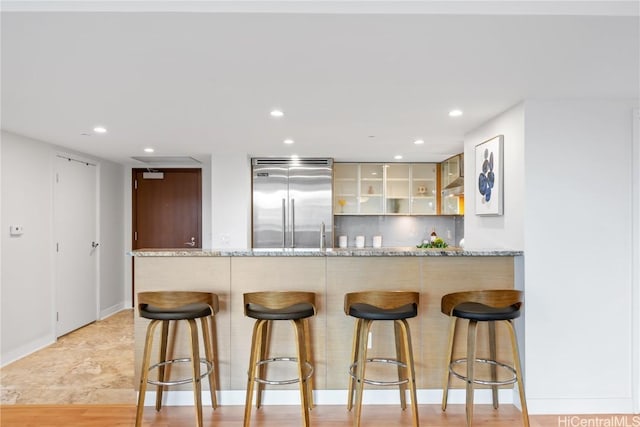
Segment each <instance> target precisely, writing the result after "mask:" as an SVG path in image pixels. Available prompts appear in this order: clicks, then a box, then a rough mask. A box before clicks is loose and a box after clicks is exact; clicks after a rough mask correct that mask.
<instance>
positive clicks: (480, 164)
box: [474, 135, 504, 216]
mask: <svg viewBox="0 0 640 427" xmlns="http://www.w3.org/2000/svg"><path fill="white" fill-rule="evenodd" d="M503 144H504V136H503V135H498V136H495V137H493V138H491V139H489V140H487V141H484V142H482V143H480V144H478V145H476V147H475V162H476V175H475V185H474V195H475V206H476V215H484V216H499V215H502V212H503V205H504V200H503V199H504V164H503V161H504V160H503V159H504V156H503Z"/></svg>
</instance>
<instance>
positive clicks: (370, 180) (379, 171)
mask: <svg viewBox="0 0 640 427" xmlns="http://www.w3.org/2000/svg"><path fill="white" fill-rule="evenodd" d="M383 179H384V165H382V164H379V163H363V164H361V165H360V198H359V201H360V210H359V212H360V213H361V214H376V215H381V214H383V213H384V204H383V191H384V185H383V182H384V181H383Z"/></svg>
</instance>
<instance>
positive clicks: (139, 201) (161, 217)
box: [132, 169, 202, 249]
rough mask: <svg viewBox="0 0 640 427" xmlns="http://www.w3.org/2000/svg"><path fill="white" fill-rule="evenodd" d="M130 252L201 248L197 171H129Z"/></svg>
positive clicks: (200, 176)
mask: <svg viewBox="0 0 640 427" xmlns="http://www.w3.org/2000/svg"><path fill="white" fill-rule="evenodd" d="M132 193H133V215H132V217H133V227H132V229H133V239H132V241H133V249H144V248H150V249H152V248H201V247H202V236H201V235H202V172H201V169H163V170H154V171H153V172H148V170H147V169H134V170H133V191H132Z"/></svg>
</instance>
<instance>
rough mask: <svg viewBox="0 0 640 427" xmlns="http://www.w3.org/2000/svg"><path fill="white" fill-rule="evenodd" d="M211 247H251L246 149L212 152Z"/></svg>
mask: <svg viewBox="0 0 640 427" xmlns="http://www.w3.org/2000/svg"><path fill="white" fill-rule="evenodd" d="M211 180H212V185H211V188H212V200H213V209H212V215H213V218H212V221H213V226H212V230H213V247H216V248H225V247H229V248H249V247H251V159H250V158H249V156H248V155H247V153H239V152H231V153H229V152H225V153H214V154H213V155H212V166H211Z"/></svg>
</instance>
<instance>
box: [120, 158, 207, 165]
mask: <svg viewBox="0 0 640 427" xmlns="http://www.w3.org/2000/svg"><path fill="white" fill-rule="evenodd" d="M132 159H133V160H137V161H139V162H142V163H147V164H154V165H169V164H171V165H200V164H202V163H201V162H200V161H199V160H196V159H194V158H193V157H189V156H136V157H132Z"/></svg>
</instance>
